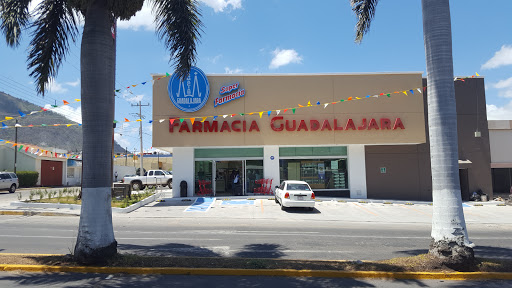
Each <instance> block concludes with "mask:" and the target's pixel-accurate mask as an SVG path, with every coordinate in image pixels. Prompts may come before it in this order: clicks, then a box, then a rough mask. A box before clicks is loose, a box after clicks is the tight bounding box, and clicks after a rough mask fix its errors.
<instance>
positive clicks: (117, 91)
mask: <svg viewBox="0 0 512 288" xmlns="http://www.w3.org/2000/svg"><path fill="white" fill-rule="evenodd" d="M168 77H171V74H169V73H165V76H161V77H158V78H156V79H152V80H151V84H155V81H158V80H161V79H163V78H168ZM146 83H148V81H144V82H140V83H137V84H132V85H128V86H126V87H124V88H118V89H115V90H114V91H115V93H120V92H121V91H122V90H128V89H131V88H135V87H136V86H138V85H143V86H144V85H146Z"/></svg>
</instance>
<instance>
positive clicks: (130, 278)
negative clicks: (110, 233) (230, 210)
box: [0, 273, 425, 288]
mask: <svg viewBox="0 0 512 288" xmlns="http://www.w3.org/2000/svg"><path fill="white" fill-rule="evenodd" d="M402 281H403V280H400V282H402ZM373 282H374V281H373ZM212 284H213V285H214V287H218V288H232V287H242V288H245V287H247V288H249V287H251V288H256V287H265V288H267V287H283V288H284V287H314V288H316V287H319V288H320V287H321V288H324V287H377V286H375V285H374V284H372V283H369V281H368V282H367V281H366V280H365V279H352V278H313V277H301V278H296V277H268V276H199V275H123V274H115V275H107V274H81V273H76V274H75V273H29V274H28V273H27V274H12V273H9V274H0V285H2V286H4V285H5V287H12V286H16V287H55V288H61V287H66V288H72V287H112V288H117V287H132V288H139V287H140V288H147V287H212ZM424 286H425V285H420V286H418V287H424Z"/></svg>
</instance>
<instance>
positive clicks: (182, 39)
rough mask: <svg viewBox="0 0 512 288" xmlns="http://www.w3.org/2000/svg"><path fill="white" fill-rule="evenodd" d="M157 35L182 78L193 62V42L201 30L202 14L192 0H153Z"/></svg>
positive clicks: (194, 55)
mask: <svg viewBox="0 0 512 288" xmlns="http://www.w3.org/2000/svg"><path fill="white" fill-rule="evenodd" d="M153 12H154V13H155V17H156V19H155V22H156V29H157V35H158V37H159V38H160V39H161V40H163V41H164V42H165V47H166V49H168V50H169V51H170V53H171V58H170V59H169V62H173V65H174V66H175V67H176V69H175V70H176V73H178V76H179V77H180V78H182V79H183V78H184V77H185V76H186V75H187V74H188V73H189V72H190V67H191V66H192V64H193V63H194V62H195V61H196V44H197V43H196V42H197V41H198V39H199V37H200V32H202V29H201V28H202V27H203V24H202V23H201V20H200V19H199V17H200V16H201V13H200V12H199V9H198V4H197V1H195V0H153Z"/></svg>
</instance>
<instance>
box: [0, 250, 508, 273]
mask: <svg viewBox="0 0 512 288" xmlns="http://www.w3.org/2000/svg"><path fill="white" fill-rule="evenodd" d="M0 264H22V265H51V266H84V265H82V264H79V263H77V262H75V261H74V260H73V257H72V256H71V255H58V256H34V255H2V254H0ZM100 266H108V267H182V268H235V269H296V270H336V271H386V272H455V271H462V270H454V269H452V268H449V267H446V266H444V265H442V264H441V263H440V261H439V260H438V259H436V258H434V257H432V256H430V255H428V254H422V255H418V256H413V257H403V258H393V259H389V260H382V261H306V260H282V259H261V258H202V257H149V256H138V255H133V254H119V255H117V256H116V257H114V258H112V259H110V260H108V261H107V262H106V263H104V265H100ZM464 271H465V272H512V261H511V260H496V259H494V260H491V259H476V261H475V263H474V264H473V265H469V266H468V268H465V269H464Z"/></svg>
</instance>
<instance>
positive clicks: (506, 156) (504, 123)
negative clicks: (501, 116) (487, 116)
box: [489, 120, 512, 168]
mask: <svg viewBox="0 0 512 288" xmlns="http://www.w3.org/2000/svg"><path fill="white" fill-rule="evenodd" d="M489 137H490V139H489V141H490V144H491V167H492V168H512V152H511V150H510V145H511V143H512V121H510V120H489Z"/></svg>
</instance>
